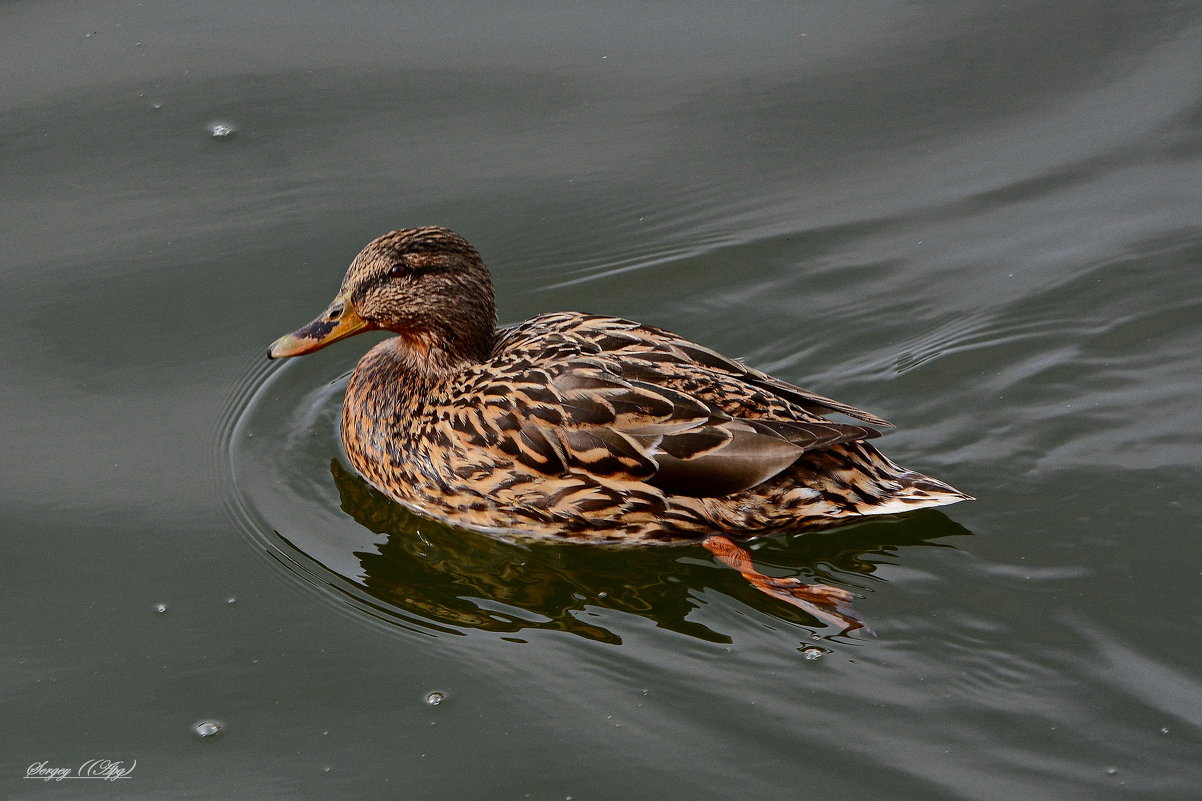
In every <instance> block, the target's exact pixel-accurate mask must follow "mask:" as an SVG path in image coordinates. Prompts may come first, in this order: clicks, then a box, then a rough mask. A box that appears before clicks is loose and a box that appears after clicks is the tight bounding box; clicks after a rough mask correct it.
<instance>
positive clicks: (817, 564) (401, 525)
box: [285, 460, 970, 644]
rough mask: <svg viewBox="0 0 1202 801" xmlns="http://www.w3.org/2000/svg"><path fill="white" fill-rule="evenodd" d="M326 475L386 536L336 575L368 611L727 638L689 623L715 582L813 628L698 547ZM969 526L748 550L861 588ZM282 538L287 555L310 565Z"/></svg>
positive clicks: (935, 524) (439, 622)
mask: <svg viewBox="0 0 1202 801" xmlns="http://www.w3.org/2000/svg"><path fill="white" fill-rule="evenodd" d="M330 472H331V474H332V476H333V479H334V484H335V486H336V487H337V490H338V495H339V498H340V504H341V507H342V509H343V511H345V512H346V513H347V514H349V515H350V516H351V517H352V518H354V520H355V521H356V522H358V523H359V524H360V525H362V526H363V527H365V528H367V529H368V530H370V531H372V532H374V533H376V534H380V535H384V537H385V539H384V540H383V541H382V542H380V543H378V544H377V545H376V546H375V548H376V549H375V550H359V551H356V552H355V553H354V557H355V560H357V563H358V565H359V567H360V573H359V575H354V576H351V575H346V574H345V568H344V572H343V573H342V574H341V576H342V578H343V579H345V580H348V581H350V582H352V583H353V584H354V585H356V588H357V589H358V590H360V591H361V592H362V593H366V595H367V596H368V597H367V598H363V597H361V596H360V600H361V601H365V602H366V603H367V604H368V605H369V606H370V607H371V611H372V613H373V614H376V615H377V616H380V617H383V618H384V619H389V618H392V619H393V622H396V623H400V624H401V625H405V626H407V627H412V624H417V625H419V626H421V627H423V628H424V629H426V630H428V631H434V632H441V633H464V630H467V629H479V630H483V631H490V632H498V633H503V634H516V633H518V632H521V631H522V630H524V629H544V630H552V631H564V632H569V633H571V634H575V635H578V636H580V637H584V638H586V639H590V640H595V641H599V642H606V643H612V644H620V643H621V642H622V638H621V636H620V634H618V633H617V632H615V631H612V630H610V629H608V628H606V627H605V625H602V622H601V619H602V617H603V615H602V614H600V613H601V611H602V610H614V611H618V612H625V613H629V614H632V615H638V616H640V617H643V618H646V619H648V620H650V621H652V622H654V623H655V625H656V626H658V627H660V628H664V629H667V630H669V631H674V632H678V633H680V634H685V635H688V636H692V637H697V638H699V639H702V640H706V641H709V642H716V643H728V642H730V641H731V638H730V636H729V635H727V634H724V633H722V632H719V631H715V630H713V629H712V628H710V627H709V626H706V625H704V624H702V623H699V622H697V621H694V620H689V615H690V614H691V613H692V612H693V610H694V609H696V608H697V607H698V606H700V605H701V602H700V601H699V600H698V595H699V593H700V592H702V591H703V590H706V589H715V590H717V591H719V592H722V593H725V594H726V595H728V596H731V597H733V598H736V599H737V600H738V601H739V602H740V603H742V604H745V605H747V606H749V607H752V608H754V609H756V610H758V611H759V612H762V613H763V614H765V615H769V616H772V617H774V618H777V619H779V620H782V621H786V622H789V623H792V624H796V625H800V626H804V627H806V628H808V629H811V630H816V629H821V628H822V624H821V623H820V622H818V621H816V620H815V619H813V618H811V617H810V616H809V615H806V614H805V613H804V612H803V611H801V610H799V609H796V608H794V607H792V606H789V605H788V604H784V603H781V602H779V601H776V600H774V599H772V598H770V597H768V596H766V595H764V594H763V593H761V592H759V591H757V590H755V589H754V588H753V587H751V586H750V585H749V584H747V582H746V581H744V580H743V578H742V577H741V576H740V575H739V574H738V573H736V572H735V571H733V570H730V569H729V568H726V567H724V566H721V565H719V564H717V563H716V562H714V560H713V558H712V556H711V555H710V554H709V553H707V552H706V551H705V550H704V549H703V548H701V547H700V546H696V547H688V546H683V547H647V548H602V547H592V546H582V545H556V544H547V543H515V542H507V541H503V540H499V539H496V538H494V537H490V536H487V535H483V534H479V533H476V532H472V531H466V530H462V529H456V528H453V527H450V526H447V525H443V524H439V523H437V522H434V521H431V520H428V519H426V518H423V517H420V516H418V515H415V514H413V513H412V512H409V511H408V510H406V509H405V508H403V507H401V506H399V505H398V504H396V503H394V502H393V501H391V500H389V499H388V498H387V497H385V496H384V495H382V494H381V493H379V492H377V491H376V490H375V489H373V488H372V487H371V486H369V485H368V484H367V483H366V482H365V481H364V480H363V479H361V478H360V477H359V476H358V475H356V474H355V473H353V472H351V471H350V470H348V469H347V468H345V467H344V466H343V465H342V463H341V462H339V461H338V460H332V461H331V463H330ZM969 533H970V532H969V531H968V530H967V529H965V528H963V527H962V526H960V525H959V524H957V523H954V522H952V521H951V520H949V519H948V518H947V517H946V516H944V515H943V514H942V513H940V512H938V511H935V510H922V511H919V512H914V513H910V514H908V515H906V516H904V517H898V518H889V519H881V520H875V521H873V522H870V523H862V524H858V525H855V526H848V527H844V528H842V529H840V530H839V531H837V532H824V533H821V534H809V535H804V536H802V535H794V536H788V535H786V536H781V537H775V538H769V539H765V540H762V541H761V542H760V543H759V544H758V545H757V546H756V548H755V556H756V560H757V563H758V564H759V565H760V566H762V567H763V568H764V569H765V570H767V571H774V570H775V571H778V572H779V573H780V574H782V575H793V574H801V575H802V576H804V577H810V576H812V577H813V578H814V579H815V580H817V581H821V582H824V583H832V584H836V585H838V586H848V587H851V588H852V589H856V590H863V589H865V588H866V587H868V586H869V582H866V581H864V580H862V579H860V578H859V577H860V576H865V577H866V576H870V575H872V574H873V573H874V571H875V569H876V565H877V564H878V563H879V562H880V561H881V559H882V557H888V556H890V555H892V554H894V553H896V552H897V551H898V549H900V548H903V547H907V546H934V547H950V546H948V544H947V543H946V542H945V541H944V540H946V539H947V538H948V537H952V536H958V535H967V534H969ZM285 539H287V538H286V536H285ZM936 540H938V542H936ZM289 544H290V545H291V548H292V551H293V553H294V554H296V555H298V556H302V557H303V558H304V559H305V560H307V561H309V562H316V561H317V560H316V558H315V557H314V556H313V555H311V554H301V552H300V549H299V548H298V547H297V546H296V545H295V544H292V543H289ZM323 567H326V568H327V569H329V566H328V565H325V566H323ZM874 580H879V578H874ZM352 595H358V594H357V593H352ZM610 619H612V618H610ZM506 639H512V640H516V641H522V640H521V639H520V638H518V637H507V638H506Z"/></svg>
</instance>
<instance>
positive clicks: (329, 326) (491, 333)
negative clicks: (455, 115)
mask: <svg viewBox="0 0 1202 801" xmlns="http://www.w3.org/2000/svg"><path fill="white" fill-rule="evenodd" d="M376 329H386V330H389V331H392V332H393V333H395V334H397V336H395V337H390V338H388V339H386V340H384V341H383V342H381V343H379V344H378V345H376V346H375V347H373V348H372V349H371V350H370V351H368V352H367V354H366V355H365V356H364V357H363V358H362V359H360V360H359V364H358V365H357V366H356V367H355V371H354V372H353V373H352V374H351V377H350V382H349V383H348V385H347V389H346V400H345V402H344V405H343V410H342V442H343V445H344V446H345V448H346V453H347V455H348V456H349V457H350V460H351V463H352V464H353V465H354V466H355V468H356V469H357V470H358V471H359V472H360V473H362V474H363V476H364V477H365V478H366V479H367V480H368V481H369V482H370V483H371V484H372V485H374V486H375V487H376V488H377V489H379V490H380V491H381V492H384V493H385V494H387V495H388V496H390V497H392V498H394V499H395V500H397V501H399V502H400V503H402V504H405V505H406V506H409V507H411V508H412V509H415V510H416V511H418V512H419V513H421V514H423V515H426V516H428V517H433V518H437V519H441V520H444V521H447V522H450V523H454V524H457V525H460V526H466V527H468V528H472V529H476V530H481V531H486V532H491V533H498V534H506V535H509V536H515V535H517V536H534V537H542V538H551V539H560V540H572V541H587V542H603V543H651V542H680V541H686V540H694V541H695V540H700V541H701V542H702V544H703V545H705V547H707V548H708V549H710V550H711V551H712V552H714V553H715V554H716V555H717V556H718V558H719V559H721V560H722V561H724V562H726V563H727V564H729V565H731V566H732V567H734V568H735V569H737V570H739V571H740V572H742V573H743V574H744V575H745V576H746V577H747V578H748V579H749V580H750V581H751V582H752V584H754V585H755V586H756V587H757V588H759V589H761V590H763V591H764V592H767V593H769V594H770V595H774V596H776V597H778V598H782V599H784V600H786V601H789V602H791V603H794V604H796V605H798V606H801V607H803V608H805V609H807V610H808V611H810V612H811V613H813V614H817V615H819V616H821V617H823V618H826V619H834V620H840V621H843V622H846V623H849V624H850V625H852V626H853V627H854V626H856V625H858V624H857V623H856V622H855V616H854V613H853V612H852V611H851V610H850V608H849V607H847V606H846V604H847V602H848V601H849V600H850V598H851V597H852V595H851V593H849V592H847V591H845V590H841V589H838V588H834V587H824V586H822V585H803V584H801V583H800V582H798V581H797V580H796V579H780V578H772V577H769V576H765V575H763V574H762V573H759V572H757V571H756V570H755V569H754V568H753V567H752V566H751V560H750V557H749V555H748V554H747V552H746V551H745V550H744V549H742V548H741V547H739V546H738V545H736V544H735V543H734V542H733V541H732V539H731V538H732V537H733V538H739V539H743V538H747V537H751V536H754V535H757V534H763V533H767V532H770V531H774V530H780V529H794V530H796V529H799V528H818V527H821V526H829V525H833V524H836V523H840V522H846V521H848V520H851V519H855V518H857V517H860V516H863V515H876V514H889V513H894V512H902V511H906V510H910V509H917V508H920V507H924V506H939V505H941V504H948V503H955V502H956V501H959V500H964V499H966V498H968V497H969V496H967V495H965V494H963V493H961V492H959V491H957V490H955V489H953V488H952V487H950V486H948V485H947V484H944V483H943V482H941V481H937V480H936V479H933V478H929V477H927V476H924V475H921V474H919V473H915V472H913V471H911V470H906V469H904V468H901V467H898V466H897V465H895V464H893V463H892V462H891V461H889V460H888V459H886V458H885V457H884V456H882V455H881V454H880V453H878V452H877V451H876V449H875V448H873V447H872V446H871V445H868V444H867V443H866V442H865V440H868V439H871V438H872V437H876V436H879V434H880V432H879V431H878V430H876V429H875V428H872V427H870V426H869V425H859V424H850V423H837V422H831V421H829V420H827V419H825V418H824V417H823V416H822V415H825V414H829V413H831V412H839V413H841V414H844V415H846V416H848V417H851V418H855V419H856V420H861V421H863V422H865V423H868V424H870V425H876V426H882V425H883V426H887V425H889V424H888V423H886V422H885V421H884V420H882V419H880V418H879V417H876V416H874V415H872V414H869V413H868V412H864V411H861V410H859V409H856V408H854V407H852V406H848V405H847V404H844V403H840V402H838V401H835V400H831V399H830V398H824V397H822V396H821V395H816V394H814V393H812V392H809V391H807V390H804V389H801V388H799V387H795V386H793V385H791V384H787V383H785V382H784V381H781V380H779V379H776V378H773V377H772V376H770V375H768V374H766V373H763V372H760V371H759V370H755V369H753V368H751V367H748V366H746V365H744V364H742V363H741V362H738V361H736V360H734V359H728V358H726V357H724V356H721V355H719V354H718V353H715V352H714V351H712V350H709V349H708V348H704V347H702V346H701V345H697V344H695V343H693V342H690V341H688V340H687V339H683V338H681V337H679V336H677V335H675V334H672V333H670V332H668V331H665V330H663V329H661V328H655V327H653V326H649V325H640V324H639V323H635V322H631V321H629V320H623V319H620V318H617V317H605V316H601V315H595V314H581V313H579V312H554V313H551V314H543V315H539V316H538V317H535V318H533V319H532V320H528V321H526V322H524V323H520V324H519V325H516V326H513V327H510V328H503V329H499V330H498V329H497V328H496V307H495V304H494V300H493V288H492V282H491V280H490V279H489V275H488V270H487V269H486V268H485V266H484V262H483V261H482V260H481V258H480V255H479V254H478V253H477V252H476V250H475V249H474V248H473V247H472V246H471V245H469V244H468V243H467V241H465V240H464V239H463V238H462V237H460V236H459V235H457V234H455V233H453V232H452V231H449V230H447V229H445V228H437V227H427V228H415V229H409V230H405V231H393V232H392V233H388V234H385V235H384V236H382V237H380V238H378V239H376V240H375V241H373V242H371V243H370V244H368V246H367V247H366V248H364V249H363V251H362V252H361V253H360V254H359V255H358V256H357V257H355V260H354V261H353V262H352V263H351V266H350V268H349V269H348V270H347V273H346V277H345V278H344V279H343V281H342V288H341V290H340V291H339V293H338V296H337V297H336V298H334V301H333V303H331V304H330V306H329V308H327V309H326V310H325V311H324V312H323V313H322V314H321V316H320V317H318V318H317V319H316V320H314V321H313V322H311V323H309V324H308V325H306V326H305V327H303V328H301V329H300V330H298V331H296V332H295V333H292V334H289V335H287V336H284V337H281V338H280V339H279V340H277V341H276V342H275V343H274V344H272V346H271V348H270V350H269V351H268V356H269V357H270V358H282V357H286V356H299V355H301V354H305V353H311V352H312V351H315V350H317V349H319V348H323V347H325V346H326V345H329V344H330V343H332V342H336V341H338V340H340V339H343V338H345V337H349V336H351V335H353V334H357V333H360V332H362V331H371V330H376Z"/></svg>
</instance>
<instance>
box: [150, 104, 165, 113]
mask: <svg viewBox="0 0 1202 801" xmlns="http://www.w3.org/2000/svg"><path fill="white" fill-rule="evenodd" d="M150 107H151V108H152V109H154V110H155V111H158V110H159V109H161V108H162V107H163V104H162V103H151V104H150Z"/></svg>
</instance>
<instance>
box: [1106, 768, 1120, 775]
mask: <svg viewBox="0 0 1202 801" xmlns="http://www.w3.org/2000/svg"><path fill="white" fill-rule="evenodd" d="M1118 772H1119V769H1118V768H1106V775H1107V776H1113V775H1115V774H1116V773H1118Z"/></svg>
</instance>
